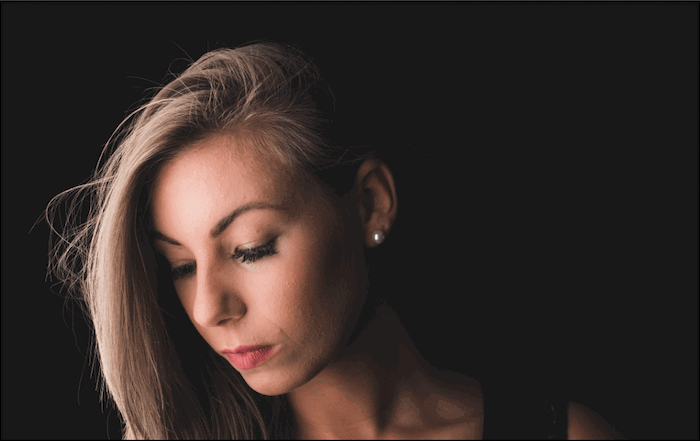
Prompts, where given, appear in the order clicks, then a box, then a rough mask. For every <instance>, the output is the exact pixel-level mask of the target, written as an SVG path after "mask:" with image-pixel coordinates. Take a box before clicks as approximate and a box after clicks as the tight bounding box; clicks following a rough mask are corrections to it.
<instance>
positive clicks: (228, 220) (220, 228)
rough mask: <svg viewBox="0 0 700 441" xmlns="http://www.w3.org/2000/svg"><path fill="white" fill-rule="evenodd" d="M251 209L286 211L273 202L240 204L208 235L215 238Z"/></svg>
mask: <svg viewBox="0 0 700 441" xmlns="http://www.w3.org/2000/svg"><path fill="white" fill-rule="evenodd" d="M251 210H275V211H286V210H285V209H284V207H282V206H279V205H273V204H267V203H263V202H251V203H249V204H245V205H242V206H240V207H238V208H236V209H235V210H233V211H232V212H231V213H230V214H229V215H228V216H226V217H224V218H223V219H221V220H220V221H219V223H217V224H216V226H215V227H214V228H212V230H211V231H210V232H209V236H210V237H211V238H212V239H215V238H216V237H217V236H219V235H220V234H221V233H223V232H224V230H225V229H226V228H227V227H228V226H229V225H230V224H231V222H233V221H234V220H236V218H237V217H238V216H240V215H242V214H243V213H246V212H248V211H251ZM151 234H152V236H153V238H154V239H158V240H162V241H163V242H168V243H170V244H173V245H177V246H179V247H181V246H182V244H181V243H180V242H178V241H176V240H175V239H171V238H170V237H168V236H166V235H165V234H163V233H161V232H160V231H156V230H153V231H152V232H151Z"/></svg>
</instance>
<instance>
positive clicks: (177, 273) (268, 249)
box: [171, 238, 277, 280]
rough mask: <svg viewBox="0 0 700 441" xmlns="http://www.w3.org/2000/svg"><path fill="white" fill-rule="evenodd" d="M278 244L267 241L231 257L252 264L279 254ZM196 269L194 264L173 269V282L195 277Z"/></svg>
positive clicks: (239, 251) (235, 253)
mask: <svg viewBox="0 0 700 441" xmlns="http://www.w3.org/2000/svg"><path fill="white" fill-rule="evenodd" d="M276 244H277V238H273V239H270V240H269V241H267V242H266V243H265V244H263V245H260V246H259V247H255V248H248V249H243V250H239V249H236V251H235V252H234V253H233V254H232V255H231V258H232V259H235V260H240V262H241V263H246V262H250V263H252V262H255V261H257V260H260V259H262V258H264V257H268V256H272V255H274V254H277V248H276ZM196 267H197V266H196V264H195V263H194V262H192V263H187V264H185V265H180V266H177V267H175V268H173V269H172V270H171V274H172V278H173V280H177V279H182V278H185V277H189V276H191V275H193V274H194V271H195V269H196Z"/></svg>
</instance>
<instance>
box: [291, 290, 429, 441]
mask: <svg viewBox="0 0 700 441" xmlns="http://www.w3.org/2000/svg"><path fill="white" fill-rule="evenodd" d="M365 307H366V308H370V310H369V311H367V312H368V313H369V314H370V316H371V319H370V320H369V322H368V323H367V324H366V326H364V328H363V329H362V330H361V331H360V332H359V333H357V334H356V338H354V339H353V340H352V341H351V342H350V344H349V345H348V346H346V347H345V348H343V349H342V350H341V351H340V352H339V354H338V355H337V356H336V357H335V359H334V360H333V361H332V362H331V363H330V364H329V365H328V366H326V368H324V370H323V371H321V372H320V373H319V374H318V375H317V376H316V377H314V378H313V379H312V380H311V381H309V382H308V383H306V384H304V385H303V386H300V387H298V388H297V389H295V390H293V391H291V392H290V393H289V394H288V400H289V403H290V405H291V408H292V413H293V415H294V421H295V430H296V432H297V437H298V438H377V437H378V436H379V435H380V434H381V433H382V432H383V431H385V430H386V429H387V427H388V426H390V425H391V422H392V417H393V416H394V414H395V413H396V412H395V410H396V403H397V396H398V395H399V394H400V390H401V389H402V388H406V387H408V388H410V387H411V386H410V384H415V383H416V382H417V381H418V378H419V377H418V376H417V375H418V374H420V373H422V372H424V371H423V369H422V367H421V365H423V366H425V364H424V362H423V361H422V359H421V358H420V354H418V352H417V351H416V349H415V347H414V346H413V344H412V343H411V341H410V338H409V337H408V334H407V333H406V331H405V329H404V328H403V326H401V323H400V321H399V320H398V317H396V314H395V313H394V311H393V310H392V309H391V308H390V307H389V306H388V305H386V303H384V302H382V301H379V302H376V303H374V304H370V305H366V306H365Z"/></svg>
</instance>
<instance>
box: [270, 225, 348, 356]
mask: <svg viewBox="0 0 700 441" xmlns="http://www.w3.org/2000/svg"><path fill="white" fill-rule="evenodd" d="M305 231H306V232H309V233H310V232H314V231H315V230H313V229H306V230H305ZM319 236H320V235H318V234H315V235H314V234H299V235H297V236H296V237H295V238H294V240H293V241H290V243H289V249H290V250H296V251H295V252H292V253H289V257H288V259H286V260H285V264H284V265H283V266H282V267H281V268H280V271H279V273H278V274H277V277H278V280H277V281H276V283H275V285H276V286H278V287H281V289H280V292H284V294H283V295H282V297H283V299H280V301H279V302H278V303H279V304H280V305H283V308H284V309H283V313H282V314H283V316H284V317H280V318H282V319H284V321H285V322H286V324H287V325H288V326H292V327H293V328H294V331H295V332H294V333H295V334H297V333H299V332H300V333H301V334H303V337H302V335H298V334H297V337H302V338H303V339H304V340H307V341H306V343H309V341H308V340H309V339H313V340H317V341H322V342H323V343H324V346H325V345H326V344H331V343H337V342H333V340H335V339H337V336H338V335H339V334H340V333H342V331H343V328H344V324H345V321H346V315H347V313H346V310H347V305H348V304H349V303H352V297H353V296H352V289H351V286H350V285H351V284H349V283H347V280H346V279H348V271H347V268H344V267H345V265H343V262H342V261H343V259H342V258H340V257H341V256H340V255H339V253H338V251H339V249H338V247H337V246H335V244H333V243H332V241H331V240H327V238H328V235H325V236H326V237H325V238H324V237H323V236H321V237H319ZM323 239H326V240H323ZM289 331H292V329H290V330H289ZM290 337H292V336H291V335H290ZM292 338H294V337H292Z"/></svg>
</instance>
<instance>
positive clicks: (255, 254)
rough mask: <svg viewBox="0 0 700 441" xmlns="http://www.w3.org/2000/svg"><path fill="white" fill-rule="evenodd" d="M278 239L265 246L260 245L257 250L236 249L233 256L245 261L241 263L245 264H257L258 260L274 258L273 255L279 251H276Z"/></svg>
mask: <svg viewBox="0 0 700 441" xmlns="http://www.w3.org/2000/svg"><path fill="white" fill-rule="evenodd" d="M276 241H277V239H276V238H275V239H271V240H269V241H268V242H267V243H265V244H264V245H260V246H259V247H256V248H250V249H247V250H239V249H236V252H235V253H233V255H232V256H231V257H232V258H234V259H240V258H241V257H242V258H243V260H241V263H245V262H255V261H256V260H258V259H262V258H263V257H267V256H272V255H273V254H277V250H276V249H275V242H276Z"/></svg>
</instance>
